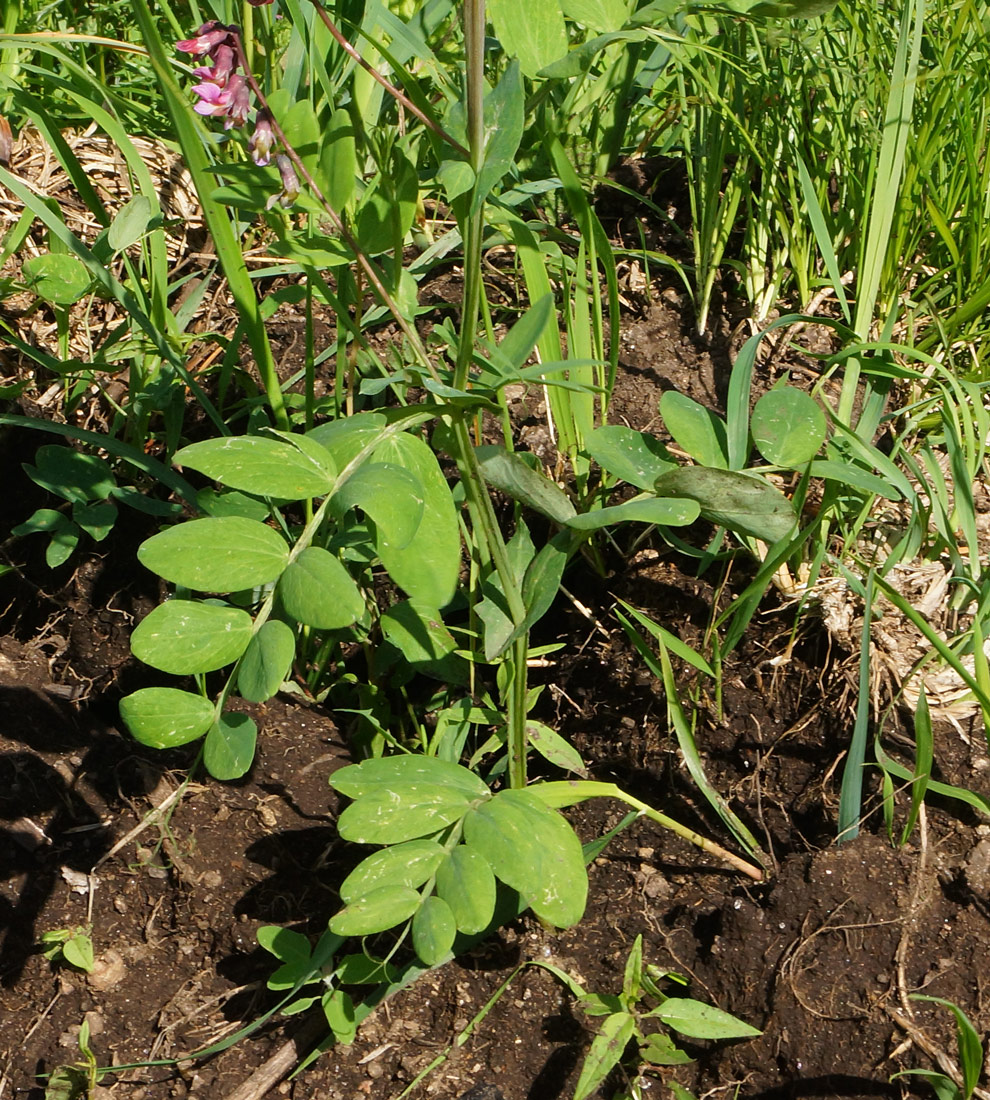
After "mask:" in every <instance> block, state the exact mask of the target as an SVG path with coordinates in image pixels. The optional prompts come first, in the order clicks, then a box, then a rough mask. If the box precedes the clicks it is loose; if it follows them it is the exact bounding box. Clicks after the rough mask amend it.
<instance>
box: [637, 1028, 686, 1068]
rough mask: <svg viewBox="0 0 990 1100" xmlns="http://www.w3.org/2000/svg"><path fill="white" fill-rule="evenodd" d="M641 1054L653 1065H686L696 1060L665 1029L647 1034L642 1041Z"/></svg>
mask: <svg viewBox="0 0 990 1100" xmlns="http://www.w3.org/2000/svg"><path fill="white" fill-rule="evenodd" d="M639 1056H640V1058H642V1059H643V1061H644V1062H649V1063H650V1065H651V1066H685V1065H687V1064H688V1063H689V1062H693V1061H694V1059H693V1058H692V1057H691V1055H690V1054H687V1053H685V1052H684V1051H683V1050H681V1049H680V1047H678V1046H677V1045H676V1044H675V1043H674V1040H673V1039H671V1037H670V1036H669V1035H668V1034H667V1033H666V1032H665V1031H654V1032H652V1033H651V1034H650V1035H647V1036H646V1038H645V1039H644V1041H643V1042H642V1043H640V1046H639Z"/></svg>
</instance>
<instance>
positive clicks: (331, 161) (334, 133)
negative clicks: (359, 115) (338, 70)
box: [316, 107, 358, 210]
mask: <svg viewBox="0 0 990 1100" xmlns="http://www.w3.org/2000/svg"><path fill="white" fill-rule="evenodd" d="M357 175H358V169H357V151H356V147H355V140H354V122H353V120H352V119H351V116H350V112H349V111H348V110H347V108H346V107H338V108H337V110H336V111H334V112H333V114H332V115H331V116H330V122H329V123H328V124H327V126H326V127H325V128H324V130H323V138H322V144H321V149H320V163H319V168H318V171H317V173H316V177H317V183H319V185H320V190H321V191H322V192H323V194H324V195H325V196H326V200H327V202H328V203H330V205H331V206H332V207H333V209H334V210H343V208H344V207H345V206H346V205H347V204H348V203H349V202H350V200H351V196H352V195H353V194H354V187H355V184H356V181H357Z"/></svg>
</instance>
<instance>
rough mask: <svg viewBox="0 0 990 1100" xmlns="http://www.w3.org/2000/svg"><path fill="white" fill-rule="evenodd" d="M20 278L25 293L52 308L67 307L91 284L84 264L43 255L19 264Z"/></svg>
mask: <svg viewBox="0 0 990 1100" xmlns="http://www.w3.org/2000/svg"><path fill="white" fill-rule="evenodd" d="M21 277H22V278H23V279H24V282H25V283H26V284H27V287H28V289H29V290H33V291H34V293H35V294H37V295H38V297H39V298H44V300H45V301H46V302H51V303H52V305H56V306H71V305H72V304H73V303H74V302H78V301H79V299H80V298H82V297H83V295H84V294H85V293H86V291H87V290H89V285H90V282H91V281H92V280H91V279H90V276H89V272H88V271H87V270H86V266H85V264H83V263H82V262H81V261H79V260H77V259H76V258H75V256H67V255H65V254H64V253H53V252H46V253H45V254H44V255H42V256H32V257H31V258H30V259H28V260H25V261H24V263H23V264H21Z"/></svg>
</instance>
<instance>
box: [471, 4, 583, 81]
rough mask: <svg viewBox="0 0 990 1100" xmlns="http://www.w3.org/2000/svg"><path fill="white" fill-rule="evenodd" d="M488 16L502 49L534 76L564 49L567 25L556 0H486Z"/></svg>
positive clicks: (563, 52) (560, 55)
mask: <svg viewBox="0 0 990 1100" xmlns="http://www.w3.org/2000/svg"><path fill="white" fill-rule="evenodd" d="M488 12H489V17H490V18H491V21H492V23H493V24H494V26H495V34H496V36H497V37H498V40H499V42H501V43H502V49H504V50H505V52H506V54H507V55H508V56H509V57H515V58H518V59H519V65H520V68H521V69H522V71H523V73H524V75H526V76H528V77H531V78H532V77H534V76H536V74H537V73H538V72H539V71H540V69H543V68H545V67H546V66H547V65H549V64H550V63H551V62H552V61H556V60H557V58H559V57H562V56H563V55H564V54H565V53H566V52H567V28H566V27H565V26H564V16H563V14H562V12H561V10H560V4H559V3H558V2H557V0H489V3H488Z"/></svg>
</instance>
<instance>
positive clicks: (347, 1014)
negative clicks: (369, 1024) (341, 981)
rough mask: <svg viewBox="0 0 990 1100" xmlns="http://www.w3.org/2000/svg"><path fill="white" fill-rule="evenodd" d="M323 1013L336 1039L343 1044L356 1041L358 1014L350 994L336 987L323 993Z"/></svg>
mask: <svg viewBox="0 0 990 1100" xmlns="http://www.w3.org/2000/svg"><path fill="white" fill-rule="evenodd" d="M323 1015H324V1016H326V1019H327V1024H328V1026H329V1028H330V1030H331V1032H333V1037H334V1040H335V1041H336V1042H338V1043H340V1044H341V1046H345V1047H346V1046H348V1045H349V1044H351V1043H353V1042H354V1038H355V1036H356V1035H357V1027H358V1021H357V1015H356V1011H355V1008H354V1002H353V1001H352V1000H351V998H350V995H349V994H347V993H345V992H344V991H343V990H342V989H334V990H331V991H330V992H328V993H325V994H324V995H323Z"/></svg>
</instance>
